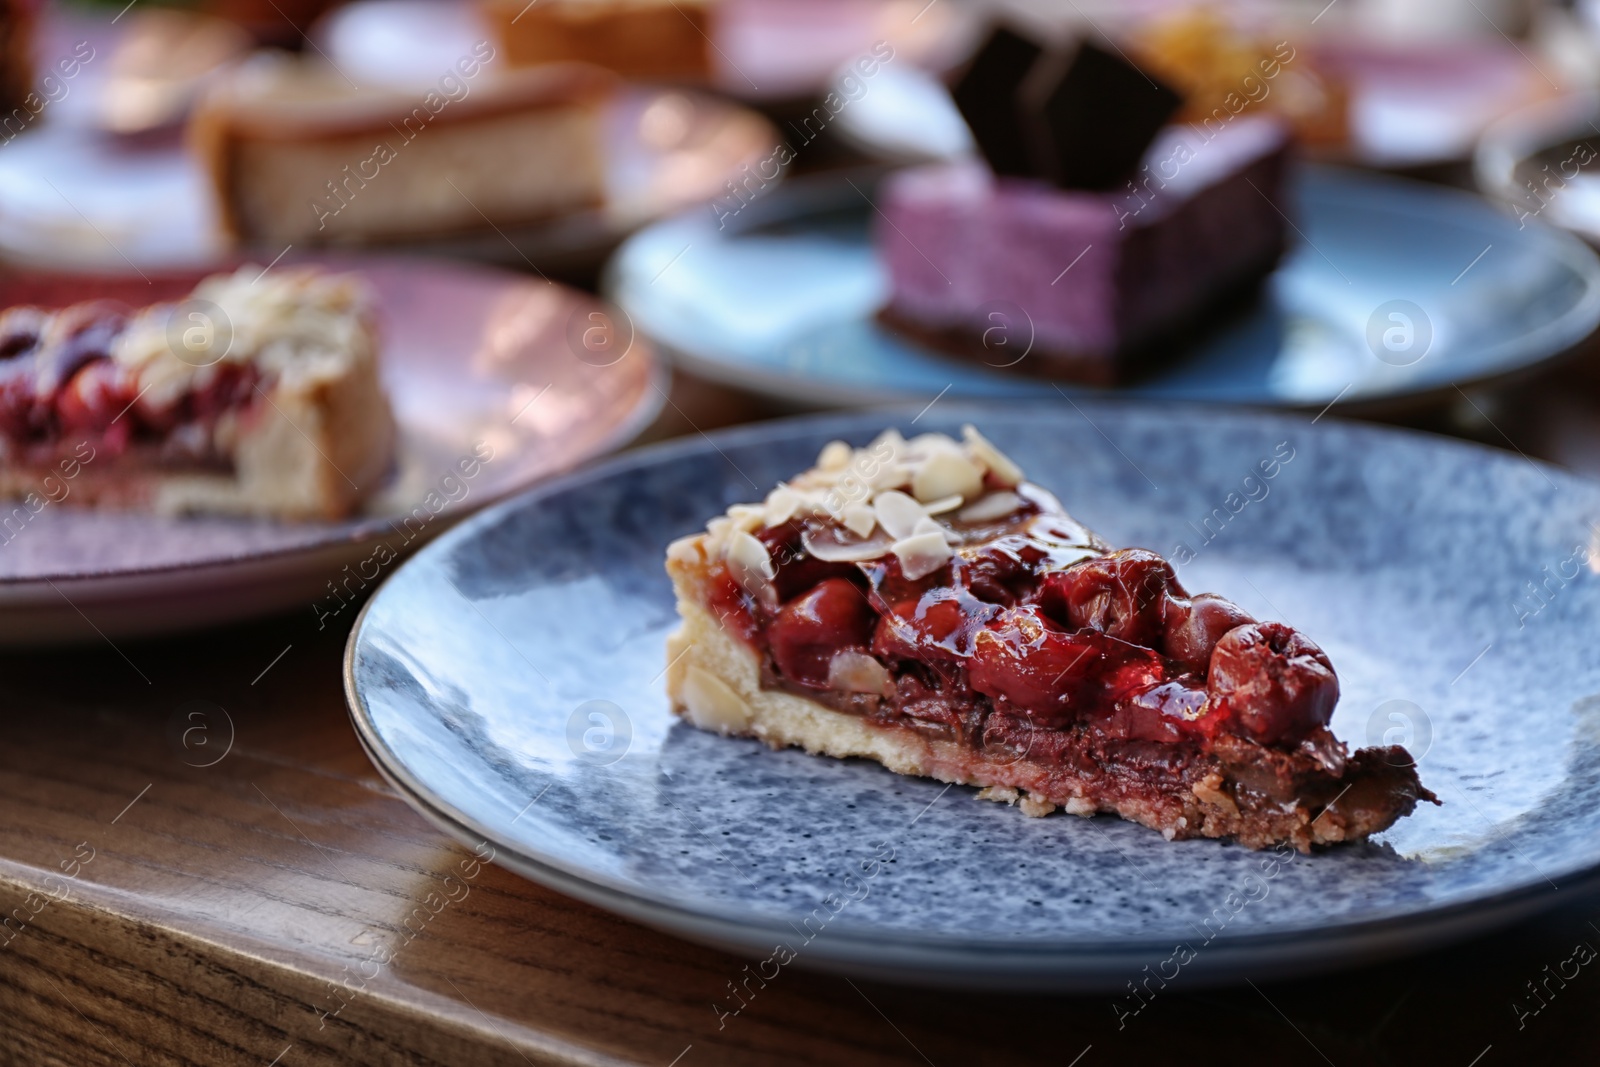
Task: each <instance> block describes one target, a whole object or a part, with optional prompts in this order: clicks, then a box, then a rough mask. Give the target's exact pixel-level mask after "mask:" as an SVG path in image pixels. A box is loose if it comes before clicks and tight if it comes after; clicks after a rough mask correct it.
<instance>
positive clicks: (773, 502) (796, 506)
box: [761, 482, 802, 526]
mask: <svg viewBox="0 0 1600 1067" xmlns="http://www.w3.org/2000/svg"><path fill="white" fill-rule="evenodd" d="M801 502H802V501H801V497H800V494H799V493H797V492H795V491H794V490H793V489H791V488H789V487H788V486H787V485H785V484H783V483H782V482H779V483H778V487H777V488H776V489H774V490H773V491H772V492H770V493H768V494H767V503H766V508H765V509H764V510H763V512H762V515H761V521H762V522H764V523H765V524H766V525H768V526H782V525H783V524H784V523H786V522H788V521H789V520H790V519H792V518H794V514H795V512H797V511H799V510H800V505H801Z"/></svg>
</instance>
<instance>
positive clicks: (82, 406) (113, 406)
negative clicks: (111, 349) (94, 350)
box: [56, 359, 133, 431]
mask: <svg viewBox="0 0 1600 1067" xmlns="http://www.w3.org/2000/svg"><path fill="white" fill-rule="evenodd" d="M132 399H133V398H132V397H131V396H129V395H128V389H127V382H126V375H125V374H124V372H123V370H122V368H121V367H119V366H118V365H117V364H116V362H115V361H113V360H109V359H97V360H94V361H93V362H90V363H87V364H85V365H84V367H83V368H82V369H81V370H79V371H78V373H76V374H74V375H73V376H72V380H71V381H69V382H68V383H67V384H66V385H65V386H63V387H62V389H61V392H60V393H59V394H57V396H56V418H57V419H58V420H59V422H60V425H61V429H62V430H63V431H86V430H87V431H100V430H104V429H106V428H107V427H108V426H110V425H111V421H112V420H113V419H115V418H117V416H118V415H119V414H121V413H122V411H123V410H124V409H125V408H126V407H127V406H128V402H129V401H130V400H132Z"/></svg>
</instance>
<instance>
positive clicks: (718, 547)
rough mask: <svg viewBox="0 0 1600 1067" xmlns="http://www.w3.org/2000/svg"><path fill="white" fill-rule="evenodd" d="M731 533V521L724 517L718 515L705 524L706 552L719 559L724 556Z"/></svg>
mask: <svg viewBox="0 0 1600 1067" xmlns="http://www.w3.org/2000/svg"><path fill="white" fill-rule="evenodd" d="M731 533H733V520H732V519H730V518H728V516H726V515H718V516H717V517H716V518H714V519H712V520H711V521H710V522H708V523H706V551H707V552H709V553H710V554H711V555H713V556H716V557H717V558H719V559H720V558H721V557H722V556H723V555H725V554H726V549H727V546H728V535H729V534H731Z"/></svg>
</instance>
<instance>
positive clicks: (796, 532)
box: [756, 519, 860, 600]
mask: <svg viewBox="0 0 1600 1067" xmlns="http://www.w3.org/2000/svg"><path fill="white" fill-rule="evenodd" d="M804 529H805V527H804V526H803V524H802V523H801V522H800V520H798V519H791V520H790V521H788V522H786V523H784V524H783V525H781V526H769V527H766V528H764V529H761V530H757V531H756V539H757V540H759V541H760V542H761V543H762V544H764V545H766V546H767V555H768V556H769V557H771V559H772V563H773V566H774V567H775V568H776V569H777V572H778V573H777V577H776V578H775V579H774V580H773V586H774V587H775V588H776V589H777V591H778V599H779V600H790V599H793V598H794V597H796V596H799V595H800V594H801V593H803V592H805V591H806V590H807V589H810V588H812V587H813V586H815V585H816V584H817V583H818V582H821V581H823V580H825V579H828V578H849V577H852V576H854V575H856V574H859V573H860V572H859V571H858V570H857V569H856V567H855V566H854V565H853V564H850V563H829V562H827V561H825V560H820V559H818V558H817V557H815V556H813V555H812V554H811V553H809V552H807V551H806V550H805V545H804V543H803V542H802V541H801V534H802V532H803V531H804Z"/></svg>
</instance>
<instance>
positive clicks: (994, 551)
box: [957, 535, 1044, 605]
mask: <svg viewBox="0 0 1600 1067" xmlns="http://www.w3.org/2000/svg"><path fill="white" fill-rule="evenodd" d="M1043 555H1044V553H1043V551H1042V550H1041V549H1040V548H1039V547H1038V545H1036V544H1034V543H1033V542H1031V541H1030V540H1029V539H1028V538H1026V537H1022V536H1018V535H1012V536H1009V537H1001V538H998V539H996V540H994V541H991V542H990V543H989V544H986V545H984V546H983V547H982V548H981V549H979V550H978V551H977V552H975V553H974V554H973V555H972V556H971V557H970V558H969V559H967V560H966V561H965V562H964V563H963V565H962V567H961V569H960V570H959V571H958V572H957V573H958V580H959V581H961V582H962V583H964V584H965V585H966V587H967V588H968V589H970V590H971V591H972V595H973V596H975V597H977V598H978V599H980V600H987V601H988V602H989V603H991V604H1005V605H1012V604H1015V603H1017V602H1018V601H1020V600H1023V599H1025V598H1026V597H1027V596H1029V595H1030V594H1031V593H1032V592H1033V589H1034V586H1035V585H1036V583H1037V575H1036V572H1035V565H1036V564H1037V563H1038V562H1039V559H1040V558H1041V557H1042V556H1043Z"/></svg>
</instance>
